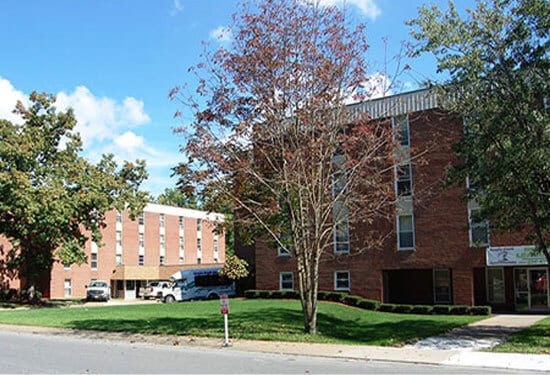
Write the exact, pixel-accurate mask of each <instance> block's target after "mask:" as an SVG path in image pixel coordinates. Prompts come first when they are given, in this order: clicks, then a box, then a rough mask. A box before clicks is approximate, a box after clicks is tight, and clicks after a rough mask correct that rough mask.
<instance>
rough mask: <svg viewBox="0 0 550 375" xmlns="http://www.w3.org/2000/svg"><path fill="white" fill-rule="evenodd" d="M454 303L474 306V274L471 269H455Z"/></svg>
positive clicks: (453, 271) (453, 270)
mask: <svg viewBox="0 0 550 375" xmlns="http://www.w3.org/2000/svg"><path fill="white" fill-rule="evenodd" d="M452 275H453V276H452V277H453V303H454V304H455V305H468V306H473V305H474V272H473V269H471V268H466V269H462V268H453V269H452Z"/></svg>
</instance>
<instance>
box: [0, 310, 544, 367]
mask: <svg viewBox="0 0 550 375" xmlns="http://www.w3.org/2000/svg"><path fill="white" fill-rule="evenodd" d="M545 317H548V315H546V316H545V315H497V316H494V317H492V318H489V319H485V320H482V321H479V322H476V323H473V324H471V325H469V326H466V327H462V328H459V329H456V330H454V331H452V332H450V333H448V334H446V335H442V336H440V337H444V338H445V339H450V340H459V339H461V338H464V337H471V338H473V340H475V339H480V340H485V339H488V338H498V339H503V338H504V337H505V336H507V335H508V334H510V333H513V332H516V331H518V330H520V329H523V328H525V327H528V326H530V325H531V324H534V323H535V322H536V321H538V320H540V319H543V318H545ZM0 330H9V331H17V332H27V333H42V334H53V335H64V336H71V337H75V336H76V337H81V338H85V339H104V340H123V341H129V342H132V343H142V344H157V345H172V346H201V347H209V348H215V349H219V350H239V351H250V352H265V353H278V354H290V355H306V356H320V357H335V358H346V359H356V360H367V361H389V362H404V363H420V364H432V365H460V366H472V367H492V368H507V369H517V370H535V371H546V372H550V355H545V354H516V353H491V352H477V351H474V350H475V349H476V348H475V346H474V347H472V346H467V347H460V348H454V349H441V348H439V349H437V346H432V347H428V346H422V347H415V346H414V345H412V346H406V347H401V348H398V347H380V346H367V345H340V344H313V343H298V342H279V341H252V340H238V339H234V340H231V346H229V347H223V340H220V339H212V338H203V337H189V336H177V335H143V334H131V333H127V332H121V333H116V332H97V331H77V330H70V329H59V328H50V327H25V326H12V325H3V324H2V325H0ZM476 337H477V338H476ZM432 339H433V338H432ZM427 340H429V339H427ZM422 341H424V340H422Z"/></svg>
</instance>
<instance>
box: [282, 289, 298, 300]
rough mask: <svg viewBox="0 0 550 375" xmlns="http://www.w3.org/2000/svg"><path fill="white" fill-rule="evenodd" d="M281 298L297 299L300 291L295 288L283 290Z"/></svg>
mask: <svg viewBox="0 0 550 375" xmlns="http://www.w3.org/2000/svg"><path fill="white" fill-rule="evenodd" d="M282 298H289V299H299V298H300V292H298V291H297V290H284V291H283V292H282Z"/></svg>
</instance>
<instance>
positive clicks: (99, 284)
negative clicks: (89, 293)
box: [90, 281, 107, 288]
mask: <svg viewBox="0 0 550 375" xmlns="http://www.w3.org/2000/svg"><path fill="white" fill-rule="evenodd" d="M90 288H107V283H106V282H104V281H92V282H91V283H90Z"/></svg>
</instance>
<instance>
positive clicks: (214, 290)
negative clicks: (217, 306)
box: [162, 268, 235, 303]
mask: <svg viewBox="0 0 550 375" xmlns="http://www.w3.org/2000/svg"><path fill="white" fill-rule="evenodd" d="M220 270H221V268H194V269H189V270H182V271H179V272H176V273H175V274H173V275H172V276H170V280H172V286H171V287H170V288H167V289H164V290H163V295H162V297H163V298H162V300H163V302H168V303H171V302H176V301H190V300H197V299H217V298H219V297H220V296H221V295H222V294H227V295H228V296H229V297H234V296H235V282H233V281H231V280H229V279H228V278H227V277H223V276H220V274H219V271H220Z"/></svg>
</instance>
